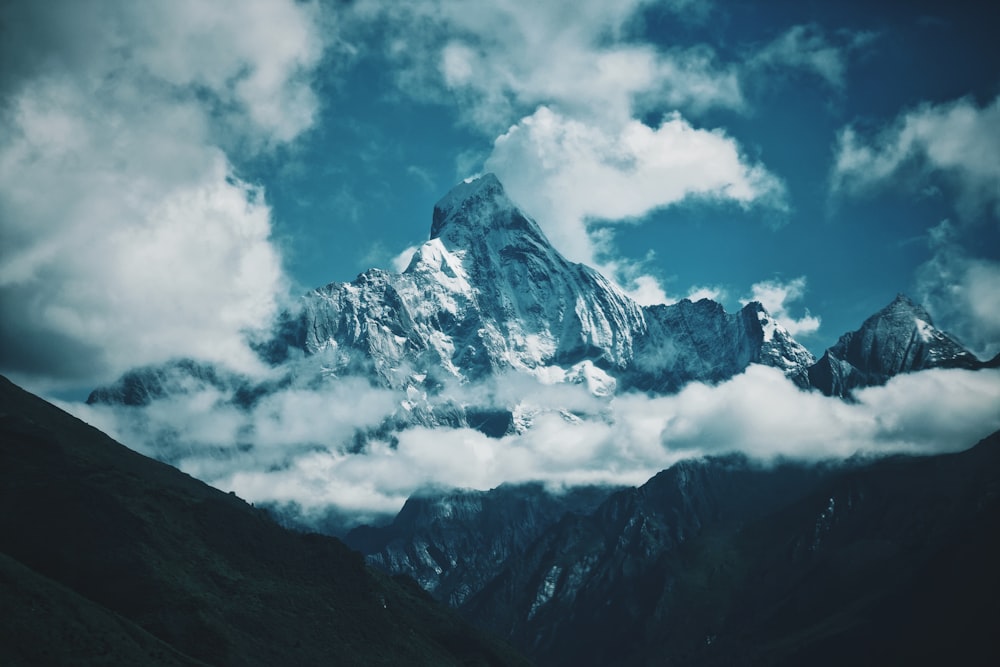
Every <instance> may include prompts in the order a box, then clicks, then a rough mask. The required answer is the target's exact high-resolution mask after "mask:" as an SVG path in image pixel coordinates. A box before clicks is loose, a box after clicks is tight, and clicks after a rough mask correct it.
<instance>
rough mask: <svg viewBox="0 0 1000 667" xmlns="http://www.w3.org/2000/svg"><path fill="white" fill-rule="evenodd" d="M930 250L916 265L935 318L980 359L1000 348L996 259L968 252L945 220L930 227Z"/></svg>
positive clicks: (999, 278) (999, 265) (999, 274)
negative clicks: (922, 262)
mask: <svg viewBox="0 0 1000 667" xmlns="http://www.w3.org/2000/svg"><path fill="white" fill-rule="evenodd" d="M930 236H931V250H932V251H933V253H934V254H933V256H932V257H931V258H930V259H929V260H928V261H927V262H925V263H924V264H922V265H921V266H920V267H919V268H918V269H917V288H918V290H919V292H920V299H921V302H922V303H924V304H925V306H926V307H927V309H928V310H929V311H930V313H931V314H932V315H933V316H934V318H935V323H936V324H937V325H938V326H939V327H941V328H943V329H944V330H946V331H948V332H949V333H951V334H953V335H955V336H956V337H957V338H958V339H959V340H960V341H961V342H962V344H963V345H966V346H968V347H969V349H970V350H972V351H973V352H975V353H976V354H977V355H979V357H980V358H981V359H989V358H992V357H993V356H995V355H996V354H998V353H1000V262H997V261H995V260H992V259H986V258H982V257H974V256H971V255H970V254H969V253H968V252H966V251H965V249H963V247H962V246H961V244H960V242H959V238H958V230H957V229H956V227H955V226H954V225H953V224H952V223H951V222H949V221H948V220H945V221H943V222H942V223H940V224H939V225H937V226H936V227H934V228H933V229H932V230H931V235H930Z"/></svg>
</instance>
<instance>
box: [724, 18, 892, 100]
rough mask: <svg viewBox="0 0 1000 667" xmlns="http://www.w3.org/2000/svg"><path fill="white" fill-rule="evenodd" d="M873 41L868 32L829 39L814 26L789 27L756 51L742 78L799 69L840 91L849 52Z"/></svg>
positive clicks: (840, 34)
mask: <svg viewBox="0 0 1000 667" xmlns="http://www.w3.org/2000/svg"><path fill="white" fill-rule="evenodd" d="M873 38H874V35H873V34H872V33H867V32H857V33H845V32H841V33H839V34H838V35H837V38H835V39H834V40H831V39H830V36H829V35H827V34H826V33H825V32H824V31H823V29H822V27H821V26H819V25H817V24H815V23H810V24H806V25H796V26H792V27H791V28H789V29H788V30H787V31H785V32H784V33H782V34H781V35H779V36H778V37H776V38H775V39H774V40H773V41H771V42H769V43H768V44H765V45H764V46H762V47H760V48H759V49H758V50H757V51H755V52H754V53H753V54H752V55H751V56H750V57H749V58H748V60H747V62H746V64H745V67H744V71H743V75H744V77H756V76H759V75H760V74H765V75H767V76H773V75H774V73H775V70H785V71H787V70H794V69H798V70H803V71H807V72H812V73H813V74H815V75H816V76H818V77H820V78H821V79H823V80H825V81H826V82H827V83H828V84H829V85H830V86H831V87H832V88H834V89H835V90H843V89H844V86H845V83H846V82H845V76H846V72H847V59H848V56H849V54H850V52H851V51H854V50H856V49H858V48H860V47H862V46H864V45H865V44H867V43H869V42H871V40H872V39H873Z"/></svg>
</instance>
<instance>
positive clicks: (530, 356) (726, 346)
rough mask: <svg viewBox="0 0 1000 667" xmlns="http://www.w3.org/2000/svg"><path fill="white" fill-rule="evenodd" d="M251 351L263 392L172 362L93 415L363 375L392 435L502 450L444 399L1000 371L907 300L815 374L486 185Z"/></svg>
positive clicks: (778, 344) (496, 425)
mask: <svg viewBox="0 0 1000 667" xmlns="http://www.w3.org/2000/svg"><path fill="white" fill-rule="evenodd" d="M255 349H256V350H257V351H258V353H259V354H260V356H261V358H262V359H263V360H265V361H266V362H268V363H269V364H271V366H272V368H273V369H274V370H275V371H276V373H275V374H272V377H271V378H270V379H269V380H268V381H266V382H261V381H259V380H254V379H252V378H249V377H246V376H242V375H240V374H238V373H235V372H232V371H229V370H227V369H225V368H222V367H219V366H216V365H212V364H208V363H203V362H198V361H194V360H178V361H174V362H170V363H168V364H163V365H159V366H154V367H145V368H139V369H135V370H133V371H129V372H128V373H126V374H125V375H124V376H122V377H121V378H120V379H119V380H118V381H116V382H115V383H113V384H111V385H109V386H106V387H101V388H98V389H96V390H94V391H93V392H92V393H91V395H90V397H89V399H88V402H90V403H97V404H112V405H113V404H124V405H146V404H149V403H150V402H152V401H154V400H157V399H161V398H164V397H166V396H170V395H176V394H178V393H185V392H190V391H192V390H194V389H197V388H203V387H214V388H217V389H226V390H227V391H228V393H230V394H231V395H232V398H231V401H232V402H233V403H234V404H236V405H238V406H241V407H247V406H249V405H252V404H253V403H254V402H255V401H256V400H258V399H259V398H260V397H261V396H265V395H267V394H268V393H269V392H273V391H275V390H277V389H280V388H282V387H286V386H289V385H292V384H295V383H298V384H302V383H312V385H313V386H315V385H316V384H322V383H323V382H326V381H329V380H330V379H332V378H343V377H345V376H359V377H363V378H365V379H366V380H367V381H369V382H372V383H374V384H376V385H378V386H383V387H387V388H391V389H396V390H399V391H401V392H405V394H406V395H405V400H401V401H400V410H399V411H398V413H397V415H396V416H395V418H394V420H393V423H392V424H388V425H387V426H386V427H387V428H389V429H392V428H405V427H406V426H408V425H414V424H422V425H427V426H441V425H446V426H456V427H467V426H471V427H473V428H479V429H481V430H483V431H484V432H486V433H488V434H489V435H502V434H504V433H507V432H513V431H516V430H518V429H520V428H523V427H524V426H525V423H524V421H525V420H524V419H523V418H521V417H522V415H521V414H520V413H523V412H524V408H525V407H526V406H518V405H499V406H497V405H474V404H470V403H464V404H455V403H454V402H449V401H445V400H442V399H441V398H440V396H441V389H442V387H445V386H453V385H458V386H461V385H463V384H468V383H473V382H476V381H481V380H483V379H486V378H496V377H498V376H502V375H504V374H507V373H515V374H525V375H528V376H531V377H534V378H536V379H538V380H539V381H541V382H543V383H576V384H583V385H585V386H586V387H587V388H588V389H589V390H590V391H591V392H592V393H593V394H595V395H600V396H607V395H613V394H615V393H623V392H628V391H642V392H651V393H654V394H669V393H673V392H676V391H678V390H679V389H681V388H682V387H683V386H685V385H686V384H688V383H690V382H706V383H718V382H721V381H724V380H726V379H729V378H731V377H733V376H735V375H737V374H739V373H741V372H743V371H744V370H745V369H746V368H747V366H749V365H750V364H763V365H766V366H771V367H774V368H778V369H780V370H781V371H782V372H783V373H784V374H785V375H786V376H787V377H788V378H789V379H790V380H791V381H792V382H794V383H795V384H796V385H798V386H799V387H801V388H805V389H808V388H815V389H818V390H820V391H822V392H823V393H825V394H828V395H836V396H841V397H849V396H850V395H851V394H852V392H853V391H855V390H856V389H859V388H863V387H866V386H872V385H878V384H884V383H885V382H886V381H887V380H888V379H889V378H891V377H893V376H895V375H898V374H900V373H907V372H912V371H918V370H923V369H928V368H953V367H958V368H981V367H984V366H991V367H996V366H998V365H1000V355H998V357H996V358H994V359H993V360H991V361H990V362H981V361H980V360H978V359H977V358H976V357H975V356H974V355H973V354H972V353H971V352H968V351H967V350H965V349H964V348H962V346H961V345H960V344H959V343H958V342H956V341H955V340H954V339H952V338H951V337H949V336H948V335H947V334H946V333H944V332H942V331H940V330H938V329H936V328H935V327H934V325H933V322H932V320H931V317H930V315H929V314H928V313H927V312H926V311H925V310H924V309H923V308H921V307H920V306H919V305H917V304H915V303H914V302H912V301H911V300H910V299H909V298H907V297H906V296H904V295H899V296H898V297H897V298H896V299H895V300H894V301H893V302H892V303H891V304H889V305H888V306H886V308H884V309H883V310H881V311H880V312H878V313H876V314H875V315H873V316H872V317H871V318H869V319H868V320H866V321H865V322H864V324H863V325H862V327H861V328H860V329H859V330H858V331H856V332H852V333H848V334H845V335H844V336H843V337H842V338H841V340H840V341H839V342H838V343H837V345H835V346H834V347H832V348H830V349H829V350H827V352H826V353H825V354H824V355H823V356H822V358H821V359H820V360H819V361H816V360H815V359H814V358H813V356H812V355H811V354H810V353H809V351H808V350H806V349H805V348H804V347H803V346H802V345H800V344H799V343H798V342H796V341H795V340H794V339H793V338H792V337H791V336H790V335H789V333H788V332H787V331H786V330H785V328H784V327H782V326H781V324H780V323H779V322H778V321H777V320H776V319H775V318H774V317H773V316H771V314H769V313H768V312H767V310H766V309H765V308H764V307H763V306H762V305H761V304H760V303H758V302H751V303H748V304H747V305H746V306H744V307H743V308H742V309H741V310H740V311H738V312H736V313H727V312H726V311H725V309H724V308H723V307H722V306H721V305H720V304H719V303H716V302H714V301H711V300H709V299H702V300H700V301H697V302H691V301H689V300H687V299H684V300H682V301H680V302H677V303H674V304H670V305H653V306H640V305H639V304H637V303H636V302H635V301H634V300H633V299H632V298H630V297H629V296H628V295H627V294H625V293H624V292H623V291H622V290H621V289H619V288H618V287H617V286H616V285H614V284H613V283H612V282H610V281H609V280H607V279H606V278H605V277H604V276H602V275H601V274H600V273H598V272H596V271H594V270H593V269H591V268H589V267H586V266H584V265H582V264H575V263H572V262H569V261H567V260H566V259H565V258H564V257H563V256H562V255H561V254H560V253H559V252H558V251H556V250H555V248H553V247H552V245H551V244H550V243H549V242H548V240H547V239H546V237H545V235H544V234H543V232H542V231H541V229H540V228H539V227H538V225H537V224H536V223H535V222H534V221H533V220H532V219H531V218H530V217H528V216H527V215H526V214H524V213H523V212H522V211H521V210H520V209H518V207H517V206H516V205H515V204H514V203H513V202H512V201H511V200H510V199H509V197H508V196H507V194H506V192H505V191H504V189H503V186H502V185H501V183H500V182H499V181H498V180H497V179H496V177H495V176H493V175H491V174H487V175H485V176H481V177H479V178H477V179H474V180H471V181H468V182H463V183H461V184H459V185H458V186H457V187H455V189H454V190H452V191H451V192H450V193H449V194H448V195H446V196H445V197H444V198H442V199H441V200H440V201H439V202H438V203H437V204H436V205H435V207H434V212H433V221H432V225H431V231H430V239H429V240H428V241H427V242H426V243H424V244H423V245H422V246H421V247H420V248H418V249H417V250H416V252H415V253H414V255H413V257H412V259H411V261H410V263H409V266H408V267H407V268H406V269H405V270H404V271H403V272H402V273H392V272H388V271H384V270H381V269H372V270H370V271H366V272H365V273H362V274H361V275H359V276H358V277H357V278H356V279H355V280H354V281H352V282H350V283H331V284H329V285H326V286H325V287H321V288H318V289H315V290H313V291H311V292H309V293H308V294H306V295H304V296H303V297H302V299H301V300H300V302H299V303H298V304H297V306H296V307H295V308H293V309H290V310H287V311H285V312H284V313H283V314H282V315H281V317H280V321H279V324H278V325H277V328H276V332H275V333H274V334H273V335H271V336H269V337H266V338H265V339H263V340H259V341H257V342H256V343H255ZM274 375H277V377H278V379H274ZM519 408H522V409H520V410H519Z"/></svg>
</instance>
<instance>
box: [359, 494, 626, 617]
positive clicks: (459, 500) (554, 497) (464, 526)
mask: <svg viewBox="0 0 1000 667" xmlns="http://www.w3.org/2000/svg"><path fill="white" fill-rule="evenodd" d="M615 490H616V489H614V488H608V487H589V486H581V487H577V488H573V489H566V490H565V491H563V492H559V493H555V492H551V491H549V490H547V489H546V488H545V486H544V485H543V484H537V483H536V484H504V485H501V486H499V487H497V488H495V489H491V490H489V491H472V490H457V491H453V492H451V493H446V494H440V495H433V496H429V495H422V496H414V497H411V498H410V499H409V500H407V501H406V504H405V505H404V506H403V508H402V509H401V510H400V512H399V514H398V515H397V516H396V518H395V519H394V520H393V522H392V523H391V524H389V525H387V526H381V527H377V528H375V527H371V526H361V527H358V528H356V529H354V530H353V531H351V532H350V533H348V534H347V536H346V537H345V538H344V540H345V542H347V544H349V545H351V546H353V547H355V548H357V549H358V550H359V551H361V552H362V553H364V554H366V555H367V561H368V562H369V563H371V564H373V565H375V566H376V567H378V568H380V569H383V570H386V571H388V572H393V573H404V574H406V575H408V576H410V577H412V578H413V579H414V580H416V581H417V582H418V583H419V584H420V585H421V587H423V588H424V589H425V590H426V591H428V592H429V593H431V595H433V596H434V597H435V598H437V599H439V600H443V601H446V602H447V603H448V604H450V605H451V606H454V607H457V606H459V605H461V604H462V603H463V602H464V601H465V600H466V599H468V598H469V597H470V596H471V595H474V594H476V593H478V592H479V591H480V590H481V589H482V588H483V586H485V585H486V584H487V583H488V582H489V581H490V580H491V579H493V577H495V576H496V575H497V574H498V573H499V572H500V570H501V569H502V568H503V566H504V563H505V562H506V561H507V560H508V559H517V558H519V557H520V555H521V554H522V553H523V552H524V551H525V550H526V549H527V548H528V547H529V546H530V545H531V543H532V542H534V541H535V540H536V539H537V538H538V537H539V536H540V535H542V534H543V533H545V532H546V531H547V530H548V529H549V528H551V527H552V525H554V524H555V523H556V522H557V521H558V520H559V519H561V518H562V517H563V515H565V514H566V513H567V512H576V513H581V514H589V513H590V512H592V511H593V510H594V509H595V508H596V507H597V506H598V505H599V504H600V503H601V502H602V501H603V500H604V499H605V498H607V497H608V496H609V495H610V494H611V493H612V492H614V491H615Z"/></svg>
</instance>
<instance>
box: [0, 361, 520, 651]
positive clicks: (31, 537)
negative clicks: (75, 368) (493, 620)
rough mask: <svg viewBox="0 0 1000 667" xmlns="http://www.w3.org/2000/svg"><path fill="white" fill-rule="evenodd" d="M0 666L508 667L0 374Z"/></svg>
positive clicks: (436, 614) (345, 559) (330, 559)
mask: <svg viewBox="0 0 1000 667" xmlns="http://www.w3.org/2000/svg"><path fill="white" fill-rule="evenodd" d="M0 443H2V444H0V479H2V484H0V506H2V507H3V511H2V512H0V612H2V616H3V621H2V623H0V663H2V664H4V665H36V664H109V665H111V664H152V665H192V664H213V665H241V666H242V665H279V664H280V665H296V664H298V665H317V664H337V665H402V664H406V665H459V664H461V665H519V664H526V663H525V662H524V661H523V660H522V659H520V658H519V657H518V656H516V655H515V654H513V652H512V651H511V650H510V649H508V648H507V647H506V646H504V645H502V644H500V643H498V642H494V641H492V640H489V639H487V638H485V637H484V636H482V635H481V634H480V633H478V632H476V631H474V630H472V629H471V628H470V627H469V626H467V625H466V624H464V623H463V622H461V621H460V620H459V619H458V618H457V617H456V616H455V615H454V614H453V613H451V612H449V611H447V610H446V609H444V608H443V607H440V606H439V605H437V604H435V603H433V602H432V601H430V600H429V598H428V597H427V596H426V594H424V593H423V592H422V591H420V590H419V589H418V588H417V587H416V586H415V585H413V584H407V583H405V582H402V581H396V580H393V579H390V578H388V577H387V576H384V575H381V574H378V573H375V572H373V571H372V570H370V569H369V568H368V567H367V566H366V565H365V564H364V562H363V561H362V559H361V557H360V556H359V555H358V554H356V553H355V552H353V551H351V550H349V549H348V548H347V547H345V546H344V545H343V544H342V543H340V542H339V541H337V540H336V539H333V538H328V537H322V536H318V535H306V534H299V533H293V532H290V531H287V530H285V529H283V528H281V527H279V526H278V525H276V524H275V523H274V522H272V521H271V520H270V519H269V518H268V517H267V515H266V514H265V513H263V512H262V511H260V510H256V509H254V508H253V507H251V506H249V505H247V504H246V503H245V502H243V501H242V500H240V499H239V498H237V497H235V496H232V495H227V494H225V493H222V492H220V491H217V490H215V489H212V488H211V487H209V486H207V485H205V484H203V483H201V482H199V481H197V480H195V479H193V478H191V477H189V476H187V475H184V474H183V473H180V472H179V471H177V470H176V469H174V468H172V467H170V466H167V465H164V464H162V463H158V462H156V461H153V460H151V459H148V458H145V457H143V456H141V455H139V454H136V453H135V452H132V451H131V450H129V449H127V448H126V447H123V446H122V445H120V444H118V443H116V442H114V441H113V440H111V439H110V438H108V437H107V436H105V435H104V434H102V433H101V432H99V431H97V430H96V429H93V428H91V427H89V426H87V425H86V424H84V423H83V422H81V421H79V420H77V419H75V418H74V417H72V416H70V415H68V414H66V413H64V412H62V411H61V410H59V409H58V408H56V407H54V406H52V405H50V404H48V403H46V402H45V401H43V400H41V399H39V398H37V397H35V396H33V395H31V394H29V393H27V392H25V391H23V390H21V389H19V388H18V387H16V386H14V385H13V384H11V383H10V382H9V381H7V380H6V379H5V378H0Z"/></svg>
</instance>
